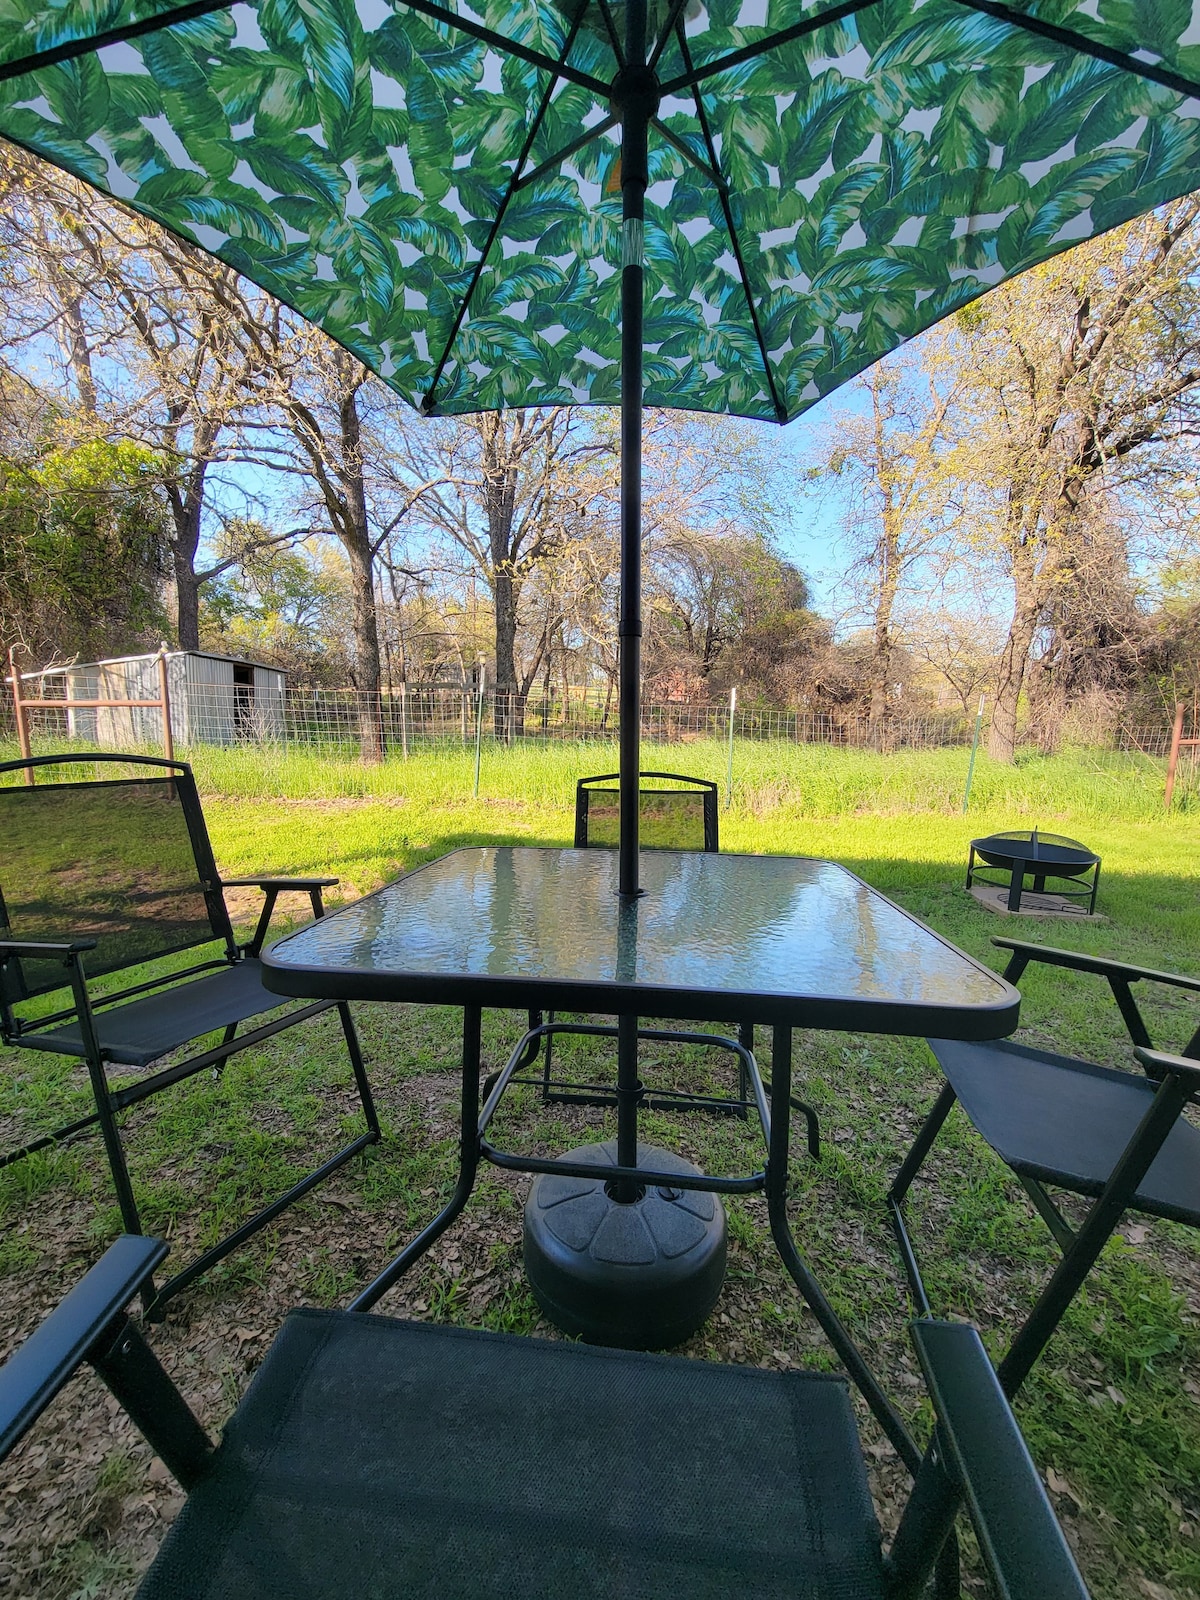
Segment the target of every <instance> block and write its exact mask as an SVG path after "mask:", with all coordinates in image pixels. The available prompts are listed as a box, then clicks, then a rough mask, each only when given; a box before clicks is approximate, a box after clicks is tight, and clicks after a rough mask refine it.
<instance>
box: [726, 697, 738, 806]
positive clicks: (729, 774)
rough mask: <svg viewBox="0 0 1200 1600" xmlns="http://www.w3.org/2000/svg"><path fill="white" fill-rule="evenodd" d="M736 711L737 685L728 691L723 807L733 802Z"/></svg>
mask: <svg viewBox="0 0 1200 1600" xmlns="http://www.w3.org/2000/svg"><path fill="white" fill-rule="evenodd" d="M736 711H737V685H736V684H735V685H734V686H733V688H732V689H730V691H729V760H728V762H727V763H726V767H725V809H726V811H728V810H729V807H730V805H731V804H732V802H733V717H734V713H735V712H736Z"/></svg>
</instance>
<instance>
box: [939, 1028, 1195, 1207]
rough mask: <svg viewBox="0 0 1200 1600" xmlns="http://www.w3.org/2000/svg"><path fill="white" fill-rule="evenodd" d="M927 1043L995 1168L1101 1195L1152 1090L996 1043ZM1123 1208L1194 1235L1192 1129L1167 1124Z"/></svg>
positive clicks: (1067, 1060)
mask: <svg viewBox="0 0 1200 1600" xmlns="http://www.w3.org/2000/svg"><path fill="white" fill-rule="evenodd" d="M929 1043H930V1047H931V1048H932V1050H933V1053H934V1055H935V1056H936V1057H937V1059H938V1064H939V1066H940V1067H941V1069H942V1071H943V1073H944V1074H945V1076H946V1078H947V1080H948V1082H949V1083H950V1085H951V1087H952V1088H953V1089H954V1092H955V1093H956V1094H957V1096H958V1098H959V1100H960V1102H961V1103H962V1107H963V1110H964V1111H965V1112H966V1113H967V1116H968V1117H970V1119H971V1121H972V1122H973V1123H974V1125H975V1127H976V1128H977V1129H978V1131H979V1133H980V1134H981V1135H982V1137H983V1138H984V1139H986V1140H987V1142H988V1144H990V1145H991V1147H992V1149H993V1150H995V1152H996V1154H997V1155H998V1156H999V1157H1000V1159H1001V1160H1002V1161H1004V1162H1006V1163H1007V1164H1008V1165H1009V1166H1010V1167H1011V1168H1012V1169H1013V1171H1014V1172H1017V1173H1020V1174H1021V1175H1022V1176H1024V1177H1027V1178H1035V1179H1037V1180H1038V1181H1039V1182H1041V1183H1051V1184H1058V1185H1061V1186H1062V1187H1063V1188H1066V1189H1071V1190H1075V1191H1077V1192H1078V1193H1080V1194H1086V1195H1098V1194H1100V1193H1101V1191H1102V1190H1103V1188H1104V1186H1105V1184H1106V1183H1107V1182H1108V1180H1109V1177H1110V1176H1111V1174H1112V1170H1113V1168H1114V1166H1115V1165H1116V1163H1117V1158H1118V1157H1119V1156H1120V1154H1121V1152H1122V1151H1123V1150H1124V1149H1125V1146H1126V1145H1127V1144H1128V1143H1129V1135H1130V1132H1131V1130H1132V1129H1133V1128H1135V1127H1136V1126H1137V1124H1138V1122H1139V1121H1140V1119H1141V1117H1142V1116H1143V1114H1144V1113H1145V1111H1146V1110H1147V1108H1148V1107H1149V1105H1150V1102H1151V1101H1152V1100H1153V1099H1154V1095H1155V1091H1156V1089H1157V1087H1158V1086H1157V1084H1155V1083H1154V1082H1153V1081H1152V1080H1150V1079H1148V1078H1141V1077H1136V1076H1134V1075H1133V1074H1132V1073H1129V1072H1116V1071H1113V1070H1112V1069H1111V1068H1109V1067H1099V1066H1094V1065H1093V1064H1092V1063H1091V1062H1088V1061H1077V1060H1075V1059H1074V1058H1073V1057H1070V1056H1058V1055H1052V1054H1050V1053H1049V1052H1048V1051H1044V1050H1034V1049H1030V1048H1028V1047H1026V1046H1024V1045H1019V1044H1010V1043H1009V1042H1008V1041H1006V1040H1002V1041H999V1042H995V1043H987V1044H965V1043H962V1042H960V1041H958V1040H953V1039H931V1040H930V1041H929ZM1130 1203H1131V1205H1133V1206H1134V1207H1135V1208H1136V1209H1137V1210H1139V1211H1145V1212H1148V1213H1150V1214H1151V1215H1154V1216H1160V1217H1169V1218H1171V1219H1172V1220H1174V1221H1176V1222H1186V1223H1191V1224H1192V1225H1193V1226H1200V1128H1196V1127H1195V1126H1194V1125H1193V1124H1192V1123H1190V1122H1188V1121H1186V1120H1185V1119H1184V1118H1182V1117H1181V1118H1180V1119H1179V1121H1178V1122H1176V1123H1175V1125H1174V1127H1173V1128H1172V1129H1171V1131H1170V1133H1169V1134H1168V1135H1167V1139H1166V1142H1165V1143H1164V1145H1163V1147H1162V1149H1161V1150H1160V1151H1159V1152H1158V1154H1157V1156H1155V1158H1154V1161H1153V1163H1152V1165H1151V1167H1150V1170H1149V1171H1148V1172H1147V1174H1146V1176H1145V1178H1143V1180H1142V1182H1141V1184H1140V1186H1139V1188H1138V1190H1137V1193H1136V1195H1135V1197H1134V1199H1133V1200H1132V1201H1131V1202H1130Z"/></svg>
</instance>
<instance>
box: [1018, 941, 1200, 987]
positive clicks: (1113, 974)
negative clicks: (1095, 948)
mask: <svg viewBox="0 0 1200 1600" xmlns="http://www.w3.org/2000/svg"><path fill="white" fill-rule="evenodd" d="M992 943H993V944H994V945H999V946H1000V947H1001V949H1004V950H1012V951H1014V952H1015V953H1016V954H1017V955H1020V956H1023V957H1024V958H1025V960H1026V961H1044V962H1045V963H1046V964H1047V965H1048V966H1052V967H1071V968H1073V969H1074V970H1075V971H1076V972H1094V973H1097V974H1098V975H1099V976H1100V977H1102V978H1117V979H1124V980H1125V982H1127V983H1137V982H1139V981H1141V980H1145V981H1147V982H1150V983H1169V984H1172V985H1174V987H1175V988H1177V989H1191V990H1194V991H1195V992H1196V993H1198V994H1200V978H1185V977H1182V976H1181V975H1180V974H1179V973H1175V972H1156V971H1155V970H1154V969H1153V968H1152V967H1133V966H1130V965H1129V963H1128V962H1126V961H1114V960H1112V959H1111V958H1110V957H1108V956H1089V955H1084V954H1083V953H1082V952H1081V951H1078V950H1057V949H1055V948H1054V946H1053V945H1046V944H1029V943H1027V942H1026V941H1025V940H1024V939H1007V938H1005V937H1004V936H1003V935H1000V934H997V935H996V936H995V937H994V938H993V939H992Z"/></svg>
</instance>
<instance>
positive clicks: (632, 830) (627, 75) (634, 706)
mask: <svg viewBox="0 0 1200 1600" xmlns="http://www.w3.org/2000/svg"><path fill="white" fill-rule="evenodd" d="M625 59H626V65H625V66H624V67H623V68H622V69H621V71H620V72H619V73H618V74H617V76H616V78H615V79H614V80H613V86H612V100H613V107H614V109H615V110H616V111H618V112H619V114H620V117H621V216H622V227H623V233H624V238H623V245H622V263H621V611H620V620H619V623H618V628H617V633H618V637H619V639H620V643H621V663H620V684H619V690H618V693H619V703H620V727H621V761H620V767H621V839H620V861H619V886H620V893H621V896H622V898H623V899H633V898H635V897H636V896H637V895H640V894H641V892H642V891H641V888H640V887H639V884H638V877H639V871H638V788H639V783H640V776H641V737H640V736H641V720H642V708H641V695H642V685H641V678H642V316H643V302H642V223H643V218H644V216H645V199H646V185H647V184H648V182H649V169H648V162H647V142H648V136H649V128H650V118H651V117H652V116H653V115H654V113H655V111H656V110H657V109H658V98H659V96H658V83H657V80H656V78H655V76H654V73H653V72H652V71H651V70H650V68H649V67H647V66H646V64H645V63H646V4H645V0H628V4H627V5H626V7H625Z"/></svg>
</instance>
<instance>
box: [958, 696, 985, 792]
mask: <svg viewBox="0 0 1200 1600" xmlns="http://www.w3.org/2000/svg"><path fill="white" fill-rule="evenodd" d="M986 698H987V696H986V695H982V694H981V695H980V696H979V710H978V711H977V712H976V713H975V737H974V738H973V739H972V740H971V759H970V761H968V762H967V786H966V788H965V789H964V790H963V804H962V808H963V815H964V816H965V815H966V812H967V802H968V801H969V800H970V798H971V779H972V778H973V777H974V776H975V753H976V751H977V750H978V749H979V730H980V728H982V726H983V702H984V700H986Z"/></svg>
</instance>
